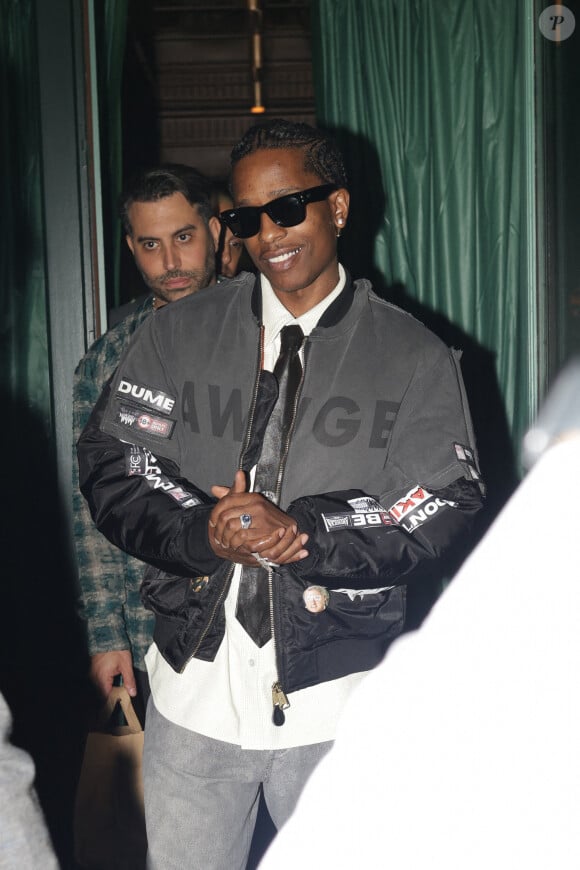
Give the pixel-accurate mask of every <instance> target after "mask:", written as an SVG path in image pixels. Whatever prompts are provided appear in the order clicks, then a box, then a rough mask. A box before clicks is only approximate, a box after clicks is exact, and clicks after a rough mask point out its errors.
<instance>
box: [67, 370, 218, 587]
mask: <svg viewBox="0 0 580 870" xmlns="http://www.w3.org/2000/svg"><path fill="white" fill-rule="evenodd" d="M108 397H109V388H108V387H107V388H105V390H104V391H103V393H102V394H101V397H100V399H99V401H98V403H97V405H96V406H95V409H94V411H93V413H92V415H91V417H90V419H89V422H88V423H87V425H86V427H85V429H84V430H83V432H82V434H81V437H80V439H79V441H78V445H77V453H78V459H79V478H80V488H81V491H82V493H83V495H84V496H85V498H86V499H87V501H88V503H89V507H90V510H91V514H92V517H93V520H94V521H95V524H96V525H97V528H98V529H99V530H100V531H101V532H102V533H103V534H104V535H105V536H106V537H107V538H108V539H109V540H110V541H111V542H112V543H113V544H115V545H116V546H117V547H120V548H121V549H123V550H125V551H126V552H128V553H131V555H133V556H137V557H138V558H139V559H142V560H143V561H144V562H148V563H149V564H151V565H154V566H156V567H157V568H161V569H162V570H164V571H167V572H169V573H172V574H178V575H181V576H190V575H194V576H200V575H207V574H211V573H213V572H214V571H215V570H217V568H218V567H219V565H220V564H221V563H222V561H223V560H221V559H219V558H218V557H217V556H216V555H215V554H214V552H213V550H212V549H211V547H210V545H209V541H208V537H207V525H208V516H209V514H210V512H211V510H212V507H213V505H214V504H215V501H216V500H215V499H214V498H213V497H212V496H210V495H208V494H207V493H205V492H203V491H202V490H200V489H199V488H198V487H196V486H195V484H193V483H191V482H190V481H188V480H185V479H184V478H183V477H181V476H180V474H179V469H178V467H177V465H176V464H175V462H173V461H172V460H170V459H164V458H163V457H161V456H157V455H156V454H155V455H154V454H153V453H152V452H151V451H150V450H149V449H148V448H146V447H143V446H139V445H136V444H130V443H126V442H124V441H120V440H119V439H117V438H115V437H114V436H112V435H108V434H107V433H105V432H103V431H102V430H101V429H100V421H101V418H102V414H103V411H104V408H105V407H106V404H107V401H108Z"/></svg>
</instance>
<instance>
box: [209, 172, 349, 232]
mask: <svg viewBox="0 0 580 870" xmlns="http://www.w3.org/2000/svg"><path fill="white" fill-rule="evenodd" d="M333 190H338V185H337V184H319V185H318V187H310V188H309V189H308V190H300V191H298V192H297V193H287V194H286V196H280V197H278V199H273V200H272V201H271V202H267V203H266V205H247V206H242V208H231V209H228V210H227V211H222V212H220V216H219V217H220V221H221V222H222V223H224V224H225V225H226V226H227V227H229V228H230V230H231V231H232V233H233V234H234V236H237V237H238V239H249V238H250V237H251V236H255V235H256V233H259V232H260V215H261V214H262V212H266V214H267V215H268V217H269V218H270V219H271V220H273V221H274V223H275V224H277V225H278V226H279V227H295V226H297V225H298V224H301V223H302V221H303V220H305V219H306V206H307V205H308V203H309V202H321V200H323V199H326V197H327V196H329V195H330V194H331V193H332V191H333Z"/></svg>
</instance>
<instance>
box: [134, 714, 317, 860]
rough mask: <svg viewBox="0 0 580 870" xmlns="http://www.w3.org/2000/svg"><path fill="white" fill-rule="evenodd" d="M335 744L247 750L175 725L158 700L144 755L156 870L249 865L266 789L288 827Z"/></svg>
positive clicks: (277, 820) (277, 817)
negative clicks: (306, 786)
mask: <svg viewBox="0 0 580 870" xmlns="http://www.w3.org/2000/svg"><path fill="white" fill-rule="evenodd" d="M281 727H282V728H283V727H284V726H283V725H282V726H281ZM331 746H332V742H327V743H315V744H313V745H311V746H298V747H295V748H293V749H278V750H272V751H264V750H254V749H241V748H240V747H239V746H236V745H234V744H232V743H224V742H222V741H220V740H213V739H212V738H210V737H204V736H203V735H201V734H196V733H195V732H193V731H188V730H187V729H186V728H181V727H180V726H179V725H174V724H173V723H172V722H169V720H167V719H165V717H164V716H162V715H161V714H160V713H159V711H158V710H157V709H156V708H155V705H154V704H153V701H152V699H150V701H149V706H148V708H147V728H146V729H145V750H144V755H143V780H144V785H145V820H146V825H147V841H148V844H149V854H148V860H147V866H148V868H149V870H202V868H203V870H243V868H245V866H246V862H247V860H248V853H249V851H250V844H251V842H252V834H253V831H254V825H255V823H256V814H257V811H258V801H259V797H260V787H262V788H263V792H264V799H265V801H266V806H267V807H268V811H269V813H270V816H271V817H272V821H273V822H274V824H275V826H276V828H280V827H281V826H282V825H283V824H284V822H285V821H286V820H287V819H288V817H289V816H290V815H291V813H292V811H293V809H294V807H295V805H296V802H297V800H298V797H299V795H300V792H301V791H302V789H303V787H304V784H305V783H306V780H307V779H308V777H309V776H310V774H311V773H312V771H313V770H314V768H315V767H316V765H317V764H318V762H319V761H320V759H321V758H322V757H323V756H324V755H325V754H326V753H327V752H328V750H329V749H330V748H331Z"/></svg>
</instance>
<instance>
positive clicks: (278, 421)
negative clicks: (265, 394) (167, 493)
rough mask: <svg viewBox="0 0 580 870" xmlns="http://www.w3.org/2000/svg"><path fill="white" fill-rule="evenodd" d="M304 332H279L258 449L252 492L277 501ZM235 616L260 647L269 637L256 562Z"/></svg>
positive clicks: (264, 586) (247, 571) (266, 598)
mask: <svg viewBox="0 0 580 870" xmlns="http://www.w3.org/2000/svg"><path fill="white" fill-rule="evenodd" d="M303 338H304V333H303V332H302V330H301V329H300V327H299V326H284V327H283V329H282V331H281V333H280V342H281V343H280V354H279V356H278V359H277V360H276V365H275V366H274V375H275V377H276V380H277V381H278V398H277V399H276V404H275V405H274V407H273V409H272V413H271V414H270V419H269V420H268V424H267V426H266V430H265V432H264V440H263V442H262V452H261V454H260V459H259V461H258V464H257V466H256V474H255V478H254V492H261V493H262V494H263V495H264V496H265V497H266V498H268V499H270V501H273V502H274V503H275V504H277V502H278V496H279V493H278V473H279V470H280V463H281V460H282V458H283V457H284V455H285V453H286V449H287V446H288V445H287V439H288V435H289V431H290V427H291V425H292V421H293V419H294V413H295V407H294V406H295V402H296V394H297V391H298V387H299V386H300V381H301V379H302V364H301V362H300V354H299V351H300V346H301V344H302V340H303ZM236 617H237V619H238V621H239V622H240V623H241V624H242V625H243V627H244V628H245V630H246V631H247V633H248V634H249V635H250V637H251V638H252V640H253V641H254V643H255V644H256V646H259V647H262V646H264V644H265V643H267V641H268V640H269V639H270V637H271V629H270V595H269V590H268V572H267V571H266V570H265V569H264V568H261V567H259V566H256V567H255V568H254V567H251V568H249V567H247V566H244V567H243V569H242V577H241V581H240V589H239V592H238V601H237V607H236Z"/></svg>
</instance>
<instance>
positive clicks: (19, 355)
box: [0, 0, 51, 435]
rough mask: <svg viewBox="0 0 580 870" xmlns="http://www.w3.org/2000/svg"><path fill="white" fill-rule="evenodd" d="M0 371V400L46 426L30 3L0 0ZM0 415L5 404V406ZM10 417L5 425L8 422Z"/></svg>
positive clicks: (48, 426) (37, 144)
mask: <svg viewBox="0 0 580 870" xmlns="http://www.w3.org/2000/svg"><path fill="white" fill-rule="evenodd" d="M0 21H1V23H2V26H1V27H0V165H2V167H3V176H2V184H1V185H0V214H1V221H2V231H1V232H0V334H1V341H0V348H1V350H0V354H1V357H0V371H1V378H2V393H3V398H4V399H10V400H11V406H12V407H15V406H16V404H19V405H21V406H24V407H25V408H27V409H28V410H30V411H32V412H34V414H35V416H37V417H40V419H41V420H42V421H44V425H45V429H46V433H47V435H48V434H49V433H50V429H51V399H50V387H49V354H48V324H47V306H46V281H45V272H44V251H43V224H42V195H41V149H40V131H39V122H38V118H39V105H38V84H37V81H38V69H37V64H36V50H37V46H36V28H35V19H34V3H33V2H32V0H18V2H15V0H0ZM4 407H5V410H6V405H5V406H4ZM15 420H16V414H13V415H11V416H10V417H9V419H8V421H7V423H8V424H10V423H13V422H14V421H15Z"/></svg>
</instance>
